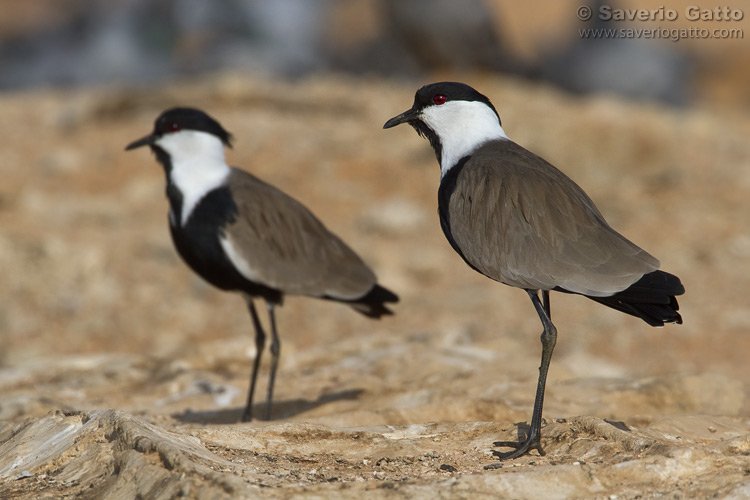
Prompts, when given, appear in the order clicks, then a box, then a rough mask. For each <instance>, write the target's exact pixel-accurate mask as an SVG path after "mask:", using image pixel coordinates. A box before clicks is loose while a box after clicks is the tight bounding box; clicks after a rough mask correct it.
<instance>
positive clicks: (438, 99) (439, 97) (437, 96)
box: [432, 94, 447, 106]
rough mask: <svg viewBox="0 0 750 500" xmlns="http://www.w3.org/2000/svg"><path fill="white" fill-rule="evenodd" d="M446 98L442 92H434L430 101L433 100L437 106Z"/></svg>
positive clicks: (443, 102)
mask: <svg viewBox="0 0 750 500" xmlns="http://www.w3.org/2000/svg"><path fill="white" fill-rule="evenodd" d="M446 99H447V98H446V97H445V96H444V95H443V94H435V95H434V96H432V102H434V103H435V104H437V105H438V106H439V105H441V104H445V101H446Z"/></svg>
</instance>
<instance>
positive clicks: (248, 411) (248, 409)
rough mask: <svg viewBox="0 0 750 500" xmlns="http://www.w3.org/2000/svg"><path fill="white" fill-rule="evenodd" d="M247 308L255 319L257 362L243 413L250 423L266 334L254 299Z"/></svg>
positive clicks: (244, 419)
mask: <svg viewBox="0 0 750 500" xmlns="http://www.w3.org/2000/svg"><path fill="white" fill-rule="evenodd" d="M247 308H248V309H250V316H251V317H252V319H253V326H254V327H255V360H254V361H253V373H252V375H250V391H249V392H248V393H247V405H246V406H245V411H243V412H242V421H243V422H249V421H251V420H252V419H253V396H254V395H255V381H256V380H257V378H258V368H260V358H261V357H262V356H263V349H264V348H265V347H266V332H264V331H263V326H262V325H261V324H260V318H258V311H256V310H255V304H253V299H251V298H249V297H248V298H247Z"/></svg>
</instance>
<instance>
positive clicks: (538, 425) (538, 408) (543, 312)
mask: <svg viewBox="0 0 750 500" xmlns="http://www.w3.org/2000/svg"><path fill="white" fill-rule="evenodd" d="M526 292H527V293H528V294H529V297H530V298H531V302H532V303H533V304H534V308H535V309H536V312H537V314H539V319H540V320H542V325H543V326H544V331H543V332H542V337H541V340H542V364H541V366H540V367H539V380H538V381H537V385H536V397H535V398H534V411H533V413H532V414H531V425H530V429H529V433H528V435H527V436H526V439H525V440H523V441H521V442H518V443H515V442H506V441H498V442H496V443H495V446H510V447H513V448H515V450H513V451H511V452H508V453H500V452H495V455H496V456H497V457H498V458H499V459H500V460H501V461H502V460H508V459H512V458H517V457H520V456H521V455H525V454H526V453H528V452H529V451H531V450H533V449H536V450H538V451H539V454H540V455H544V451H543V450H542V447H541V439H540V438H541V435H542V408H543V407H544V388H545V385H546V383H547V371H548V370H549V363H550V360H551V359H552V351H554V350H555V343H557V328H555V325H553V324H552V320H551V319H550V318H551V313H550V305H549V292H548V291H547V290H542V300H543V301H544V304H542V302H541V301H540V300H539V296H538V295H537V292H536V290H526ZM492 467H493V466H492V465H490V466H487V467H486V468H492Z"/></svg>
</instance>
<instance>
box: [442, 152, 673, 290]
mask: <svg viewBox="0 0 750 500" xmlns="http://www.w3.org/2000/svg"><path fill="white" fill-rule="evenodd" d="M455 182H456V184H455V188H454V190H453V193H452V196H451V197H450V201H449V207H448V217H449V224H450V232H451V236H452V238H453V240H454V242H455V243H454V244H455V245H456V246H457V247H458V248H459V249H460V251H461V253H462V254H463V256H464V258H465V259H466V260H467V262H468V263H469V264H470V265H472V266H473V267H475V268H476V269H477V270H479V271H480V272H482V273H483V274H485V275H487V276H489V277H490V278H493V279H495V280H498V281H501V282H503V283H506V284H508V285H512V286H516V287H521V288H529V289H545V290H549V289H552V288H555V287H561V288H564V289H565V290H568V291H571V292H576V293H581V294H584V295H593V296H608V295H611V294H613V293H615V292H618V291H621V290H624V289H625V288H627V287H628V286H629V285H631V284H632V283H634V282H635V281H637V280H638V279H639V278H640V277H641V276H643V274H645V273H647V272H650V271H654V270H656V269H658V267H659V261H658V260H656V259H655V258H654V257H652V256H651V255H649V254H648V253H647V252H645V251H644V250H641V249H640V248H639V247H637V246H636V245H635V244H633V243H631V242H630V241H628V240H627V239H626V238H625V237H623V236H622V235H620V234H619V233H617V232H616V231H615V230H614V229H612V228H611V227H610V226H609V225H608V224H607V222H606V221H605V220H604V217H603V216H602V215H601V213H600V212H599V210H598V209H597V208H596V206H595V205H594V203H593V202H592V201H591V199H590V198H589V197H588V196H587V195H586V193H584V192H583V190H582V189H581V188H580V187H578V185H577V184H575V183H574V182H573V181H572V180H570V178H568V177H567V176H566V175H565V174H563V173H562V172H561V171H559V170H558V169H557V168H555V167H554V166H553V165H551V164H549V163H547V162H546V161H545V160H543V159H542V158H539V157H538V156H536V155H534V154H533V153H531V152H529V151H527V150H525V149H524V148H522V147H521V146H518V145H517V144H515V143H513V142H511V141H496V142H492V143H489V144H487V145H485V146H483V147H482V148H480V149H479V150H478V151H477V152H475V153H474V154H473V155H472V157H471V159H470V160H469V161H468V162H467V163H466V164H465V165H464V166H463V168H462V169H461V170H460V171H459V173H458V175H457V177H456V181H455Z"/></svg>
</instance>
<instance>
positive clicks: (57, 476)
mask: <svg viewBox="0 0 750 500" xmlns="http://www.w3.org/2000/svg"><path fill="white" fill-rule="evenodd" d="M467 82H468V83H472V84H473V85H474V86H475V87H477V88H478V89H480V90H482V91H483V92H484V93H486V94H487V95H489V96H490V97H491V98H492V99H493V102H494V103H495V105H496V106H497V108H498V110H499V112H500V114H501V117H502V119H503V124H504V126H505V130H506V132H507V133H508V134H509V135H510V136H511V137H512V138H514V139H515V140H516V141H518V142H519V143H521V144H523V145H525V146H526V147H528V148H529V149H531V150H533V151H535V152H537V153H539V154H541V155H542V156H544V157H546V158H547V159H549V160H550V161H552V162H553V163H555V164H556V165H557V166H559V167H560V168H562V169H563V170H564V171H566V172H567V173H568V174H569V175H570V176H571V177H573V178H574V179H575V180H576V181H578V182H579V184H581V185H582V186H583V187H584V188H585V189H586V190H587V191H588V192H589V194H590V195H591V196H592V198H593V199H594V200H595V201H596V202H597V204H598V206H599V208H600V209H601V211H602V212H603V213H604V214H605V215H606V216H607V218H608V220H609V221H610V223H611V224H612V225H613V226H614V227H616V228H617V229H619V230H620V231H621V232H623V233H624V234H626V235H627V236H628V237H630V238H631V239H632V240H633V241H635V242H636V243H638V244H640V245H642V246H643V247H645V248H646V249H647V250H649V251H650V252H651V253H652V254H654V255H655V256H657V257H658V258H660V260H661V262H662V266H663V268H664V269H666V270H668V271H670V272H672V273H675V274H677V275H679V276H680V277H681V278H682V280H683V283H684V284H685V286H686V288H687V294H686V295H685V296H684V297H682V298H681V299H680V304H681V311H682V312H683V316H684V319H685V324H684V325H682V326H668V327H666V328H663V329H652V328H650V327H648V326H647V325H646V324H645V323H643V322H641V321H639V320H637V319H634V318H631V317H626V316H624V315H621V314H618V313H616V312H614V311H612V310H609V309H606V308H603V307H601V306H599V305H597V304H595V303H593V302H591V301H587V300H585V299H583V298H580V297H575V296H562V295H559V294H557V295H554V296H553V301H552V310H553V318H554V320H555V323H556V325H557V327H558V330H559V339H558V345H557V350H556V352H555V355H554V358H553V361H552V368H551V371H550V376H549V383H548V390H547V399H546V407H545V417H546V426H545V427H544V429H543V447H544V450H545V451H546V455H545V456H539V455H538V454H536V453H535V452H534V453H532V454H531V455H529V456H526V457H522V458H519V459H517V460H515V461H513V462H508V463H505V464H504V465H503V467H502V468H499V469H496V470H485V469H484V466H485V465H488V464H491V463H493V456H492V451H493V449H494V448H493V445H492V443H493V441H496V440H498V439H500V440H511V439H515V438H516V437H517V435H518V433H519V431H523V429H524V425H525V424H526V423H528V420H529V418H530V414H531V405H532V401H533V395H534V389H535V384H536V377H537V367H538V364H539V351H540V344H539V340H538V335H539V333H540V331H541V327H540V324H539V320H538V318H537V317H536V314H535V313H534V310H533V308H532V307H531V304H530V303H529V301H528V298H527V297H526V295H525V294H524V293H523V292H520V291H518V290H514V289H511V288H508V287H504V286H502V285H499V284H497V283H493V282H491V281H490V280H488V279H486V278H483V277H482V276H479V275H478V274H476V273H474V272H472V271H471V270H470V269H468V268H467V267H466V266H465V265H464V264H463V263H462V262H461V261H460V259H459V258H458V257H457V256H456V255H455V254H454V253H453V251H452V250H451V249H450V247H449V245H448V243H447V242H446V241H445V240H444V238H443V235H442V233H441V231H440V228H439V224H438V220H437V216H436V213H435V212H436V206H435V205H436V190H437V185H438V169H437V164H436V162H435V159H434V156H433V154H432V151H431V150H430V149H429V147H428V144H427V143H426V142H425V141H424V140H422V139H420V138H419V137H417V135H416V134H415V133H414V132H413V131H412V130H411V129H408V128H397V129H394V130H387V131H383V130H381V127H382V124H383V123H384V122H385V121H386V119H388V118H389V117H391V116H393V115H395V114H396V113H398V112H401V111H403V110H404V109H406V108H408V107H409V106H410V105H411V101H412V96H413V92H414V90H415V89H416V87H417V86H418V84H419V83H418V82H394V81H372V80H368V79H347V78H340V77H331V76H328V77H323V76H321V77H316V78H311V79H307V80H303V81H298V82H293V83H292V82H280V81H272V80H259V79H253V78H250V77H246V76H239V75H217V76H214V77H211V78H206V79H204V80H201V81H195V82H192V83H183V84H180V85H176V84H174V85H164V86H162V87H158V88H129V89H123V88H100V89H86V90H75V91H36V92H29V93H17V94H5V95H1V96H0V102H1V106H2V109H3V114H4V119H3V121H2V123H0V127H1V128H2V136H3V138H4V140H3V146H2V150H1V151H2V152H1V153H0V154H1V157H0V159H1V161H0V173H1V174H2V179H3V181H2V183H0V228H1V229H0V273H1V275H2V279H1V280H0V336H1V337H0V345H1V347H0V349H1V350H0V497H3V498H22V499H37V498H123V499H125V498H128V499H129V498H174V497H179V496H181V497H184V498H253V497H268V498H358V499H359V498H425V499H427V498H429V499H433V498H451V499H454V498H472V499H475V498H489V497H507V498H518V499H525V498H529V499H532V498H533V499H536V498H551V499H554V498H618V499H623V498H633V499H635V498H643V499H646V498H707V497H711V498H747V497H749V496H750V399H748V397H747V396H748V388H749V387H750V385H749V384H750V372H749V371H748V369H747V353H748V352H750V335H748V333H750V309H749V308H748V301H747V290H748V285H750V218H748V213H750V212H749V210H748V209H749V206H750V203H748V201H747V200H748V198H749V197H750V150H749V147H748V142H747V137H748V136H749V135H750V120H748V119H747V117H746V116H743V115H742V114H741V113H736V114H735V113H732V112H730V111H723V112H721V113H720V114H719V113H715V112H712V111H711V110H710V109H708V108H695V109H687V110H675V109H670V108H662V107H654V106H646V105H640V104H638V105H636V104H633V103H630V102H627V101H622V100H616V99H611V98H606V97H598V98H573V97H570V96H567V95H564V94H561V93H559V92H557V91H555V90H553V89H550V88H546V87H541V86H535V85H532V84H528V83H524V82H519V81H516V80H510V79H505V78H494V77H492V78H490V77H486V76H484V77H483V76H473V77H471V78H469V79H467ZM175 104H188V105H192V106H197V107H201V108H204V109H205V110H207V111H208V112H210V113H211V114H212V115H214V116H215V117H216V118H218V119H219V120H220V121H221V122H222V123H223V124H224V125H225V126H226V127H227V128H228V129H229V130H230V131H232V132H233V134H234V135H235V138H236V141H235V147H234V149H232V150H231V151H229V153H228V157H229V160H230V162H231V163H232V164H235V165H240V166H243V167H245V168H248V169H249V170H251V171H253V172H254V173H256V174H257V175H259V176H261V177H262V178H264V179H266V180H268V181H270V182H272V183H273V184H276V185H277V186H279V187H281V188H283V189H284V190H285V191H287V192H288V193H290V194H292V195H293V196H295V197H297V198H298V199H300V200H302V201H303V202H304V203H305V204H306V205H308V206H309V207H310V208H311V209H312V210H313V211H314V212H315V213H316V214H318V215H319V216H320V218H321V219H323V220H324V221H325V222H326V223H327V225H328V226H329V227H330V228H331V229H333V230H334V231H335V232H337V233H338V234H339V235H341V236H342V237H343V238H344V239H345V240H346V241H348V242H350V244H351V245H352V246H353V247H354V248H355V249H356V250H357V251H358V252H359V253H360V254H361V255H362V256H363V257H364V258H365V260H366V261H367V262H368V263H370V264H371V266H372V267H373V268H374V269H375V271H376V272H377V274H378V276H379V278H380V280H381V282H382V283H383V284H385V285H386V286H388V287H390V288H392V289H393V290H394V291H396V292H397V293H399V295H400V296H401V303H400V304H398V305H397V308H396V315H395V316H393V317H390V318H385V319H383V320H381V321H372V320H368V319H366V318H364V317H362V316H360V315H358V314H356V313H354V312H352V311H351V310H350V309H349V308H347V307H344V306H341V305H338V304H333V303H324V302H319V301H315V300H312V299H305V298H294V297H290V298H288V300H287V301H286V303H285V305H284V307H283V308H281V309H280V310H279V313H278V315H277V317H278V321H279V329H280V333H281V337H282V342H283V343H282V357H281V364H280V373H279V378H278V381H277V387H276V388H277V391H276V397H275V401H276V404H275V406H274V409H273V410H274V411H273V418H272V419H271V420H270V421H257V422H252V423H244V424H240V423H237V420H238V418H239V416H240V412H241V408H242V405H243V402H244V398H245V393H246V389H247V383H248V379H249V372H250V365H251V360H252V358H253V356H254V355H255V352H254V348H253V341H252V336H251V333H250V332H251V324H250V321H249V317H248V314H247V311H246V310H245V307H244V305H243V302H242V300H241V299H240V298H238V297H235V296H231V295H227V294H223V293H220V292H217V291H215V290H214V289H212V288H210V287H209V286H207V285H206V284H204V283H203V282H201V281H200V280H199V279H198V278H196V277H195V276H194V275H193V274H192V273H191V272H190V271H189V270H187V268H186V267H185V266H184V265H183V264H182V262H180V260H179V258H178V257H177V256H176V254H175V252H174V250H173V249H172V244H171V241H170V239H169V235H168V231H167V227H166V210H167V206H166V200H165V199H164V195H163V189H164V185H163V174H162V171H161V169H160V168H159V167H158V166H157V165H156V163H155V162H154V160H153V158H152V157H151V156H150V155H149V154H148V152H147V151H145V150H139V151H135V152H128V153H125V152H124V151H123V148H124V146H125V145H126V144H127V143H128V142H130V141H131V140H133V139H136V138H139V137H141V136H142V135H144V134H146V133H148V132H149V131H150V130H151V127H152V122H153V119H154V118H155V117H156V116H157V115H158V113H159V112H160V111H161V110H163V109H164V108H166V107H168V106H171V105H175ZM266 367H267V366H266V364H265V363H264V366H263V377H262V378H261V380H260V384H261V387H265V384H266V381H267V377H266ZM261 408H262V401H258V404H257V405H256V409H257V410H260V409H261ZM139 495H140V497H139Z"/></svg>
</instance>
